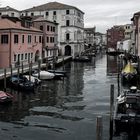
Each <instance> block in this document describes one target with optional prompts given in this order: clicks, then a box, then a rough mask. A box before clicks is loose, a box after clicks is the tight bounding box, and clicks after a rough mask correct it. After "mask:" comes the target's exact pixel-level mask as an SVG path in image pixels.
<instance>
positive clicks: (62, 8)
mask: <svg viewBox="0 0 140 140" xmlns="http://www.w3.org/2000/svg"><path fill="white" fill-rule="evenodd" d="M21 15H22V16H38V15H43V16H44V18H45V19H47V20H49V21H53V22H54V21H55V22H57V23H59V25H58V46H59V55H71V56H73V57H75V56H76V55H78V54H80V53H81V52H82V51H84V13H83V12H82V11H81V10H79V9H78V8H76V7H74V6H70V5H66V4H62V3H58V2H50V3H47V4H43V5H40V6H36V7H33V8H30V9H26V10H24V11H22V12H21Z"/></svg>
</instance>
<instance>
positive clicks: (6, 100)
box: [0, 91, 13, 103]
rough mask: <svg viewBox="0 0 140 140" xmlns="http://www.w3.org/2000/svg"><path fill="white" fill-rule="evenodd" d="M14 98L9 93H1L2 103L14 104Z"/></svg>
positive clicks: (0, 101)
mask: <svg viewBox="0 0 140 140" xmlns="http://www.w3.org/2000/svg"><path fill="white" fill-rule="evenodd" d="M12 99H13V96H12V95H11V94H9V93H7V92H4V91H0V103H9V102H12Z"/></svg>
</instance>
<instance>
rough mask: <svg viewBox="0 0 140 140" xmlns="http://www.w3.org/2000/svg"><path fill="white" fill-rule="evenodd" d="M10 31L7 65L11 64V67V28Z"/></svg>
mask: <svg viewBox="0 0 140 140" xmlns="http://www.w3.org/2000/svg"><path fill="white" fill-rule="evenodd" d="M9 31H10V39H9V42H10V46H9V67H10V66H11V67H12V63H11V56H12V55H11V53H12V52H11V50H12V49H11V47H12V36H11V29H10V30H9Z"/></svg>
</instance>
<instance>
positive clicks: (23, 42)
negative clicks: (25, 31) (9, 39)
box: [22, 35, 24, 43]
mask: <svg viewBox="0 0 140 140" xmlns="http://www.w3.org/2000/svg"><path fill="white" fill-rule="evenodd" d="M22 43H24V35H22Z"/></svg>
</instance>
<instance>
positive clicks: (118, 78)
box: [117, 73, 120, 96]
mask: <svg viewBox="0 0 140 140" xmlns="http://www.w3.org/2000/svg"><path fill="white" fill-rule="evenodd" d="M117 83H118V96H119V95H120V73H118V77H117Z"/></svg>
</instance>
